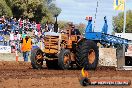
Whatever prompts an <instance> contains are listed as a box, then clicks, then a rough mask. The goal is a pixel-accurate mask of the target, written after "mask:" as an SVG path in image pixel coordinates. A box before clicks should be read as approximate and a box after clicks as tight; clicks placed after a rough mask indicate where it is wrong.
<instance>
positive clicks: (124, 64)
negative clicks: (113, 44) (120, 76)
mask: <svg viewBox="0 0 132 88" xmlns="http://www.w3.org/2000/svg"><path fill="white" fill-rule="evenodd" d="M125 27H126V0H124V25H123V34H125ZM123 57H124V59H123V65H124V66H125V44H123Z"/></svg>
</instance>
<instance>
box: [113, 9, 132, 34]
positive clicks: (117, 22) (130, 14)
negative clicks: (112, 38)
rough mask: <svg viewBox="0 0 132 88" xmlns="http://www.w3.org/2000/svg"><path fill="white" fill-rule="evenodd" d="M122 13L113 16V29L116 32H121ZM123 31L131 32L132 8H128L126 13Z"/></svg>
mask: <svg viewBox="0 0 132 88" xmlns="http://www.w3.org/2000/svg"><path fill="white" fill-rule="evenodd" d="M123 24H124V13H123V12H121V13H119V14H118V15H117V16H114V17H113V30H114V32H117V33H122V32H123ZM125 33H132V10H128V11H127V13H126V29H125Z"/></svg>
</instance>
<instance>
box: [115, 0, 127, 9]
mask: <svg viewBox="0 0 132 88" xmlns="http://www.w3.org/2000/svg"><path fill="white" fill-rule="evenodd" d="M124 5H125V1H124V0H114V9H115V10H122V11H124Z"/></svg>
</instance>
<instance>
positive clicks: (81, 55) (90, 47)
mask: <svg viewBox="0 0 132 88" xmlns="http://www.w3.org/2000/svg"><path fill="white" fill-rule="evenodd" d="M76 55H77V58H76V62H77V65H78V66H79V67H84V69H85V70H95V69H96V67H97V64H98V59H99V50H98V47H97V44H96V43H95V42H94V41H91V40H86V39H84V40H82V41H80V42H79V43H78V44H77V48H76Z"/></svg>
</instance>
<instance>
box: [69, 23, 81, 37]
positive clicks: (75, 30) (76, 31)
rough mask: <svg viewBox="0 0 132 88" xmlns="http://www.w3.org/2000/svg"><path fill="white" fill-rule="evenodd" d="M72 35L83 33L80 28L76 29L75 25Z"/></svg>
mask: <svg viewBox="0 0 132 88" xmlns="http://www.w3.org/2000/svg"><path fill="white" fill-rule="evenodd" d="M71 35H81V33H80V31H79V29H75V26H74V25H73V26H72V30H71Z"/></svg>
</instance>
